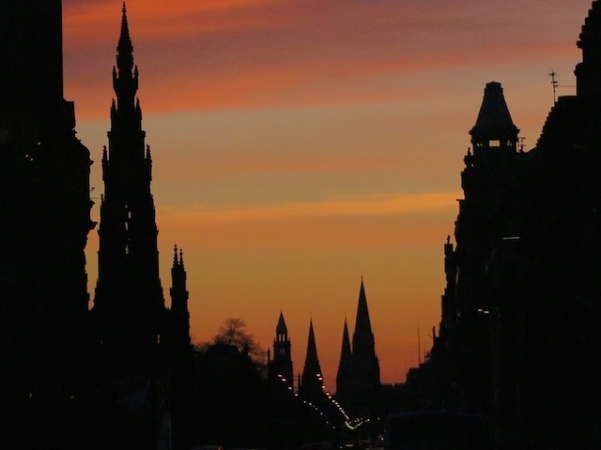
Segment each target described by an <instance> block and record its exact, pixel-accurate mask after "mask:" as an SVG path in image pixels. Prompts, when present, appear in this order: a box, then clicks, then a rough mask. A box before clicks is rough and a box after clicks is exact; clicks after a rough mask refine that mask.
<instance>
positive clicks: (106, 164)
mask: <svg viewBox="0 0 601 450" xmlns="http://www.w3.org/2000/svg"><path fill="white" fill-rule="evenodd" d="M113 88H114V90H115V95H116V100H113V104H112V106H111V130H110V131H109V132H108V149H107V148H106V147H105V148H104V151H103V155H102V175H103V180H104V195H103V196H102V201H101V205H100V227H99V230H98V235H99V243H100V246H99V251H98V283H97V285H96V297H95V300H94V312H95V315H96V317H97V320H98V326H99V330H100V331H99V332H100V340H101V342H102V344H103V345H104V346H106V347H107V348H108V349H109V352H110V353H120V354H121V357H122V360H123V362H124V363H125V362H126V361H127V362H131V363H132V364H139V363H147V362H149V360H150V359H152V355H154V353H155V351H156V350H157V349H158V347H159V346H160V343H161V334H162V333H163V331H164V330H163V323H164V320H165V316H166V309H165V305H164V303H165V301H164V298H163V289H162V286H161V280H160V278H159V252H158V249H157V234H158V229H157V225H156V222H155V207H154V201H153V197H152V193H151V191H150V182H151V179H152V159H151V156H150V148H149V147H147V146H145V142H144V139H145V132H144V131H143V130H142V110H141V109H140V102H139V100H138V99H137V98H136V92H137V90H138V68H137V67H135V66H134V57H133V46H132V42H131V38H130V35H129V26H128V22H127V14H126V9H125V3H124V4H123V13H122V20H121V34H120V37H119V42H118V45H117V65H116V67H114V68H113ZM134 355H136V357H138V356H139V357H140V358H141V361H134V360H133V359H134V358H133V356H134Z"/></svg>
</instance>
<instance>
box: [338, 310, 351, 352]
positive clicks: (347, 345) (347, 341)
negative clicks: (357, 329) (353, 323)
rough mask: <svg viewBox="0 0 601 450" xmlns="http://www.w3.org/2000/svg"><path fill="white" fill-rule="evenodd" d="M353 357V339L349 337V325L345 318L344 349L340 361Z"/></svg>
mask: <svg viewBox="0 0 601 450" xmlns="http://www.w3.org/2000/svg"><path fill="white" fill-rule="evenodd" d="M351 357H352V350H351V340H350V338H349V332H348V325H347V323H346V318H345V319H344V330H343V331H342V350H341V352H340V362H341V363H342V361H347V360H350V359H351Z"/></svg>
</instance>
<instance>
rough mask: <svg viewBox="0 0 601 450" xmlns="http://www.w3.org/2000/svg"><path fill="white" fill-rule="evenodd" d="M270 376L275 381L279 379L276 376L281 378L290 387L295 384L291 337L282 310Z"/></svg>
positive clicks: (270, 363)
mask: <svg viewBox="0 0 601 450" xmlns="http://www.w3.org/2000/svg"><path fill="white" fill-rule="evenodd" d="M269 377H270V378H271V379H272V380H273V381H277V380H276V378H278V379H281V382H282V383H284V384H285V385H286V386H287V387H290V388H292V387H293V385H294V372H293V369H292V354H291V351H290V338H289V337H288V327H287V326H286V321H285V320H284V313H282V312H280V318H279V319H278V324H277V326H276V328H275V339H274V340H273V359H272V360H271V361H269Z"/></svg>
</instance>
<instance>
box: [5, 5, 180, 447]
mask: <svg viewBox="0 0 601 450" xmlns="http://www.w3.org/2000/svg"><path fill="white" fill-rule="evenodd" d="M0 33H1V34H0V60H1V61H2V63H3V66H2V73H3V75H2V84H1V85H0V366H1V367H2V372H3V381H2V383H0V447H1V448H15V449H16V448H57V449H69V448H99V449H100V448H104V449H106V448H140V449H143V448H157V443H158V442H161V440H163V441H165V439H164V436H168V435H169V431H170V430H169V428H170V425H169V424H170V423H171V420H170V417H169V415H170V400H171V399H172V396H171V391H170V388H169V386H170V384H171V382H172V381H173V380H174V378H173V377H174V376H175V375H174V374H177V373H178V370H179V369H178V370H175V369H174V368H179V367H182V366H183V364H180V362H181V361H182V360H183V359H185V358H186V357H187V355H189V352H190V341H189V330H188V329H189V324H188V322H189V320H188V310H187V298H188V293H187V291H186V286H185V280H186V274H185V269H184V265H183V255H182V254H181V252H180V253H178V252H177V250H176V252H175V253H176V254H175V258H174V265H173V270H172V274H173V287H172V288H171V294H172V307H171V309H167V308H166V307H165V305H164V299H163V292H162V287H161V282H160V279H159V271H158V266H159V263H158V250H157V241H156V237H157V228H156V223H155V210H154V205H153V200H152V195H151V192H150V180H151V173H152V172H151V165H152V161H151V157H150V150H149V149H148V148H146V147H145V145H144V131H142V128H141V110H140V105H139V102H138V101H137V100H136V99H135V95H136V90H137V85H138V71H137V69H136V68H134V66H133V46H132V44H131V40H130V37H129V29H128V25H127V18H126V15H125V5H124V7H123V16H122V25H121V36H120V39H119V45H118V48H117V51H118V56H117V67H116V68H115V70H114V72H113V84H114V89H115V93H116V97H117V99H116V102H114V103H113V107H112V108H111V125H112V127H111V131H110V132H109V148H108V149H105V151H104V154H103V160H102V169H103V178H104V182H105V193H104V196H103V198H102V203H101V214H100V215H101V222H100V227H99V234H100V251H99V279H98V284H97V288H96V297H95V302H94V309H93V310H89V307H88V303H89V294H88V292H87V281H88V280H87V274H86V261H85V254H84V249H85V245H86V241H87V236H88V233H89V232H90V230H92V229H93V228H94V226H95V223H94V222H92V221H91V220H90V209H91V207H92V205H93V202H92V201H91V200H90V188H89V174H90V165H91V163H92V162H91V160H90V154H89V151H88V149H87V148H86V147H84V145H83V144H82V143H81V142H80V141H79V140H78V139H77V137H76V133H75V114H74V107H73V103H72V102H68V101H66V100H64V98H63V61H62V11H61V1H60V0H3V1H2V2H1V3H0ZM177 376H179V375H177ZM161 433H164V435H161ZM132 445H135V447H132Z"/></svg>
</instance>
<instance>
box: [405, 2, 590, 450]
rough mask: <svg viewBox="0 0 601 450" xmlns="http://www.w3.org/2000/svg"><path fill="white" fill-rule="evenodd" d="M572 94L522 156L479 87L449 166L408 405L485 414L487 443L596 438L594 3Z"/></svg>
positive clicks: (578, 443)
mask: <svg viewBox="0 0 601 450" xmlns="http://www.w3.org/2000/svg"><path fill="white" fill-rule="evenodd" d="M578 47H579V48H580V49H581V50H582V62H580V63H579V64H578V65H577V66H576V70H575V75H576V94H575V95H569V96H560V97H559V98H558V99H557V101H556V102H555V104H554V105H553V107H552V109H551V111H550V112H549V115H548V116H547V119H546V121H545V124H544V126H543V129H542V133H541V135H540V137H539V139H538V141H537V143H536V146H535V147H534V148H533V149H531V150H530V151H527V152H524V151H522V149H521V148H520V144H519V138H518V133H519V130H518V129H517V127H516V126H515V125H514V124H513V121H512V120H511V115H510V114H509V110H508V108H507V105H506V103H505V100H504V98H503V91H502V88H501V85H500V84H499V83H497V82H491V83H488V84H487V85H486V88H485V92H484V98H483V102H482V106H481V108H480V113H479V114H478V118H477V120H476V124H475V125H474V127H473V128H472V129H471V131H470V135H471V144H472V149H471V150H469V151H468V153H467V155H466V157H465V159H464V162H465V169H464V170H463V172H462V174H461V181H462V188H463V191H464V199H463V200H460V202H459V214H458V216H457V221H456V223H455V241H456V242H455V245H453V243H451V238H450V237H449V238H448V239H447V242H446V244H445V245H444V255H445V273H446V280H447V283H446V288H445V291H444V294H443V296H442V304H441V311H442V315H441V322H440V327H439V334H438V336H435V341H434V345H433V347H432V349H431V352H430V354H429V359H428V360H427V361H426V362H425V363H424V364H422V365H421V366H420V368H419V369H418V370H417V371H412V372H411V373H410V376H409V377H408V380H407V386H408V387H409V392H411V393H412V395H415V397H414V399H415V403H414V406H417V407H427V408H445V409H448V408H458V409H469V410H472V411H476V412H479V413H481V414H483V415H484V416H485V417H487V418H488V419H490V424H491V430H490V431H491V433H490V436H489V438H490V440H491V442H490V443H489V444H490V445H491V448H524V449H530V448H548V449H565V448H579V449H580V448H597V447H598V446H599V445H600V444H601V432H600V431H599V430H601V419H600V417H601V406H600V405H601V387H600V385H599V383H598V381H597V379H596V378H597V377H596V372H595V370H594V369H593V368H594V367H597V366H598V365H599V363H600V362H601V361H600V359H601V354H600V353H599V348H600V344H601V331H600V329H599V326H598V324H599V319H601V261H600V260H599V256H598V255H599V254H601V253H600V252H601V218H600V217H599V214H600V211H601V181H600V180H601V177H600V176H599V175H600V174H601V152H600V150H601V147H600V145H601V128H599V126H598V124H599V123H600V121H601V109H600V108H599V105H600V104H601V103H600V101H601V3H600V2H599V1H593V2H592V6H591V8H590V10H589V13H588V17H587V18H586V20H585V23H584V25H583V27H582V31H581V33H580V38H579V40H578Z"/></svg>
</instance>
